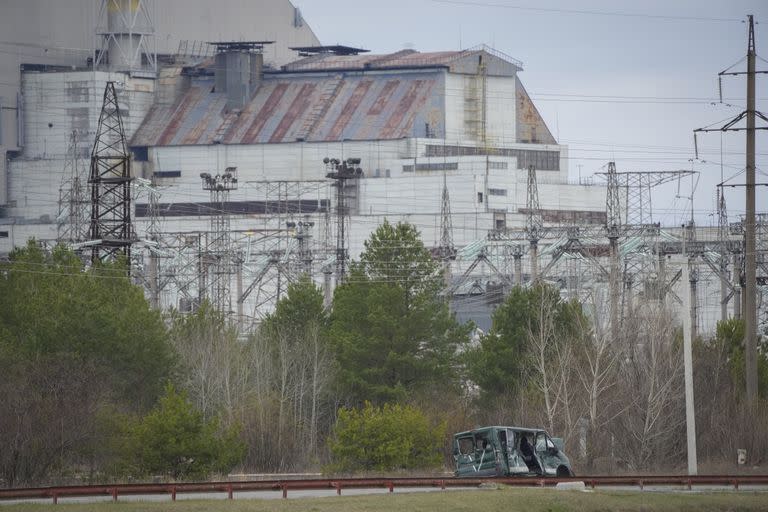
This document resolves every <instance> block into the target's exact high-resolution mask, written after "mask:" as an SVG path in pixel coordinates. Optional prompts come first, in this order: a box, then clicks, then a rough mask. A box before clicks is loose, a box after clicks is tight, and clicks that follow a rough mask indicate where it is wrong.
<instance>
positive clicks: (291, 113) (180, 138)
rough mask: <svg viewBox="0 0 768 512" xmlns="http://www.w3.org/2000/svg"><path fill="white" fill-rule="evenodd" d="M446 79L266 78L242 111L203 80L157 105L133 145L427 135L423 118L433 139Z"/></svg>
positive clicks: (433, 74)
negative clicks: (171, 102)
mask: <svg viewBox="0 0 768 512" xmlns="http://www.w3.org/2000/svg"><path fill="white" fill-rule="evenodd" d="M441 77H442V72H440V71H425V72H420V73H413V72H402V73H401V72H395V73H388V74H385V75H352V76H349V75H344V76H343V77H341V78H340V77H339V75H328V74H320V75H319V76H301V77H284V76H276V77H267V78H265V80H264V81H263V83H262V86H261V88H260V89H259V91H258V92H257V93H256V94H255V95H254V97H253V98H252V99H251V101H250V102H249V103H248V104H247V105H246V107H245V108H244V109H243V110H242V111H227V110H226V109H225V103H226V98H225V96H224V95H223V94H220V93H215V92H211V89H212V81H211V80H210V79H208V78H203V79H197V81H196V83H195V84H193V86H192V87H191V88H190V90H189V91H188V92H187V93H186V94H185V95H184V96H183V97H182V98H181V99H180V100H179V101H178V102H177V103H176V104H175V105H173V106H166V105H155V106H154V107H153V108H152V111H151V113H150V114H149V115H148V116H147V119H146V120H145V122H144V123H143V124H142V126H141V127H140V128H139V130H138V131H137V133H136V135H135V136H134V140H133V144H134V145H143V146H156V145H157V146H164V145H176V144H183V145H195V144H212V143H213V142H214V141H216V142H224V143H227V144H259V143H267V142H269V143H275V142H293V141H295V140H296V138H297V137H300V138H301V139H303V140H307V141H333V140H341V139H342V138H348V139H352V140H362V139H387V138H390V139H391V138H400V137H404V136H409V135H418V134H417V133H416V132H417V131H419V130H420V131H419V133H421V132H423V131H424V130H423V129H422V128H419V129H418V130H416V129H415V128H414V123H416V121H419V123H418V124H419V126H420V127H421V126H422V125H423V124H424V122H429V124H430V126H431V128H430V129H431V133H432V134H433V136H434V134H435V133H442V131H441V130H442V129H443V126H444V120H443V117H444V114H442V112H443V107H442V95H440V96H434V94H433V90H434V88H435V84H437V83H439V81H440V80H441V79H442V78H441ZM427 103H429V105H428V106H427V107H425V104H427ZM436 108H437V109H438V110H439V114H440V115H437V117H436V116H435V114H434V111H435V109H436ZM427 111H428V112H427ZM422 121H424V122H422Z"/></svg>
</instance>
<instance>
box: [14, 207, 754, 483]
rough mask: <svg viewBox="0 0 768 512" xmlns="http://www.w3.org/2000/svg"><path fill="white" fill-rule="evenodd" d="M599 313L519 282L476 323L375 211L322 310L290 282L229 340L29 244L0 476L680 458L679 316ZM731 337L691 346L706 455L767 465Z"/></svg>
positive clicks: (661, 311) (90, 477) (197, 474)
mask: <svg viewBox="0 0 768 512" xmlns="http://www.w3.org/2000/svg"><path fill="white" fill-rule="evenodd" d="M606 310H607V307H606V305H605V304H601V303H600V302H599V300H597V299H595V300H593V301H591V302H590V303H585V304H579V303H575V302H566V301H563V300H562V299H561V297H560V294H559V292H558V291H557V290H556V289H554V288H551V287H549V286H545V285H537V286H532V287H529V288H515V289H513V290H512V291H511V293H510V294H509V295H508V297H507V298H506V300H505V302H504V303H503V304H502V305H500V306H499V307H498V308H497V309H496V310H495V312H494V313H493V327H492V328H491V330H490V331H489V332H487V333H479V332H476V330H475V329H474V327H473V326H472V325H467V324H465V325H461V324H459V323H458V322H457V321H456V320H455V318H454V317H453V315H452V314H451V312H450V310H449V307H448V304H447V301H446V299H445V295H444V276H443V272H442V269H441V267H440V265H439V263H437V262H435V261H434V260H433V258H432V257H431V255H430V253H429V251H428V250H427V249H426V248H425V246H424V244H423V243H422V241H421V240H420V238H419V233H418V231H417V230H416V229H415V228H414V227H413V226H411V225H409V224H403V223H401V224H397V225H392V224H389V223H386V222H385V223H384V224H383V225H381V226H379V228H378V229H377V230H376V231H375V232H374V233H373V234H372V235H371V237H370V238H369V240H367V241H366V242H365V249H364V251H363V253H362V255H361V258H360V260H359V261H356V262H353V263H352V264H351V266H350V270H349V274H348V276H347V279H346V281H345V282H344V284H342V285H341V286H339V287H337V289H336V290H335V293H334V297H333V305H332V307H331V308H330V309H325V308H324V307H323V296H322V293H321V291H320V290H319V289H318V288H317V287H316V286H315V285H314V284H313V283H312V282H311V281H310V280H309V279H308V278H303V279H300V280H299V281H297V282H295V283H293V284H291V285H290V286H289V288H288V291H287V294H286V295H285V296H284V297H283V298H282V299H281V300H280V301H279V302H278V304H277V307H276V309H275V311H274V312H273V313H272V314H271V315H269V316H268V317H267V318H266V319H265V320H264V321H263V322H262V323H261V325H260V327H259V329H258V330H257V332H255V333H253V334H251V335H248V336H244V335H243V333H239V332H238V331H237V330H236V328H235V327H234V326H233V325H232V324H231V323H229V322H228V321H227V319H226V318H225V317H224V316H223V315H222V314H220V313H219V312H217V311H215V310H213V309H212V308H211V307H210V306H209V305H207V304H203V305H202V306H201V307H200V308H199V309H198V310H197V311H196V312H195V313H194V314H191V315H181V314H178V313H170V314H168V315H166V316H162V315H161V314H160V313H159V312H157V311H153V310H151V309H150V308H149V306H148V303H147V301H146V300H145V299H144V297H143V293H142V290H141V288H140V287H139V286H136V285H134V284H132V283H131V282H130V280H129V279H128V278H127V277H125V267H124V265H123V264H121V263H115V264H106V265H101V266H96V267H92V268H87V269H86V268H85V267H84V266H83V264H82V262H81V261H80V259H79V258H78V257H77V256H76V255H74V254H73V253H71V252H69V251H67V250H65V249H63V248H57V249H55V250H54V251H53V252H52V253H46V252H44V251H43V250H41V249H40V248H39V247H38V246H37V245H36V244H35V243H33V242H30V243H29V244H28V246H27V247H26V248H24V249H21V250H17V251H16V252H14V253H13V254H12V256H11V259H10V262H8V263H6V264H0V446H2V447H3V449H2V450H0V485H6V486H18V485H30V484H36V483H45V482H51V481H70V480H72V479H79V480H83V481H105V480H125V479H143V478H149V477H155V476H161V477H164V478H172V479H192V478H196V479H198V478H207V477H211V476H214V475H225V474H226V473H227V472H230V471H233V470H243V471H259V472H261V471H265V472H283V471H309V470H318V469H319V470H323V471H326V472H357V471H377V472H391V471H400V470H423V471H429V470H434V469H439V468H442V467H449V468H450V467H451V463H452V454H451V446H450V441H451V435H452V433H454V432H457V431H461V430H467V429H470V428H473V427H475V426H479V425H483V424H512V425H521V426H541V427H545V428H547V429H548V430H549V431H550V432H551V433H552V434H553V435H556V436H560V437H563V438H564V439H565V441H566V447H567V452H568V454H569V456H570V457H571V459H572V462H573V463H574V465H575V468H576V471H577V473H578V472H586V471H590V472H607V471H616V470H627V471H654V470H660V469H664V470H675V469H678V468H682V467H684V465H685V449H686V447H685V446H686V445H685V415H684V411H685V409H684V395H683V371H682V353H681V348H682V341H681V340H682V337H681V334H680V330H679V328H678V326H677V323H676V322H675V321H674V319H673V317H672V315H671V314H670V312H669V311H668V310H667V309H665V308H664V307H663V305H662V304H659V303H653V302H643V303H638V304H636V305H635V306H633V310H632V311H631V313H630V314H629V315H626V317H627V319H626V320H625V321H624V322H623V324H622V326H621V329H620V335H619V337H618V339H611V337H610V329H608V328H607V317H608V315H607V314H605V311H606ZM740 329H741V330H740ZM742 334H743V327H742V324H741V323H740V322H739V321H735V320H734V321H729V322H725V323H723V324H721V325H719V326H718V330H717V335H716V336H715V337H713V338H712V339H708V340H703V339H700V340H696V343H695V349H694V350H695V353H694V362H695V368H694V377H695V381H696V382H695V387H696V405H697V426H698V433H699V435H698V441H699V459H700V461H702V462H703V463H705V464H720V465H733V463H734V462H735V457H736V449H737V448H744V449H747V452H748V460H749V463H750V464H761V463H763V462H764V461H765V458H766V457H767V456H768V433H766V430H765V429H764V428H763V427H762V425H765V424H766V422H767V421H768V408H767V407H766V404H765V401H764V400H765V397H766V396H768V361H767V360H766V357H765V354H766V351H765V350H763V351H762V352H761V354H762V355H761V360H760V371H761V375H760V386H761V387H760V393H761V399H760V401H758V403H757V404H754V405H752V406H747V405H746V404H745V403H744V401H743V400H742V394H743V393H742V389H743V370H742V368H743V347H742V345H741V339H742V337H743V336H742Z"/></svg>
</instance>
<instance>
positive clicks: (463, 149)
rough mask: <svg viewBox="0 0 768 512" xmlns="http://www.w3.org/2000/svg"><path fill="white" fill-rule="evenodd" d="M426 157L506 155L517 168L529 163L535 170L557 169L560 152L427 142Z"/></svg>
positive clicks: (525, 166) (525, 167)
mask: <svg viewBox="0 0 768 512" xmlns="http://www.w3.org/2000/svg"><path fill="white" fill-rule="evenodd" d="M426 155H427V156H428V157H446V156H448V157H450V156H481V155H482V156H484V155H487V156H507V157H514V158H516V159H517V168H518V169H527V168H528V166H529V165H532V166H534V167H535V168H536V170H537V171H559V170H560V152H559V151H549V150H547V151H545V150H539V149H512V148H480V147H476V146H442V145H438V144H427V148H426ZM489 164H490V162H489Z"/></svg>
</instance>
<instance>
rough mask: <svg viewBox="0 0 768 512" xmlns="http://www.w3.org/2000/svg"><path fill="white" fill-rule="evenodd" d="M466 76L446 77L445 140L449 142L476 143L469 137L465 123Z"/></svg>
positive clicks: (448, 75) (449, 74) (451, 74)
mask: <svg viewBox="0 0 768 512" xmlns="http://www.w3.org/2000/svg"><path fill="white" fill-rule="evenodd" d="M465 80H466V75H458V74H455V73H446V76H445V138H446V139H448V140H449V141H462V142H464V143H468V142H475V141H472V140H470V139H469V137H468V136H467V130H466V126H465V123H464V88H465V83H464V82H465Z"/></svg>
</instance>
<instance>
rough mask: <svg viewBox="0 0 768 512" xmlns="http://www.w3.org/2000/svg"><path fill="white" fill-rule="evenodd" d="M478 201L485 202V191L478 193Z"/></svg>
mask: <svg viewBox="0 0 768 512" xmlns="http://www.w3.org/2000/svg"><path fill="white" fill-rule="evenodd" d="M477 202H478V203H482V202H483V193H482V192H478V193H477Z"/></svg>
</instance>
